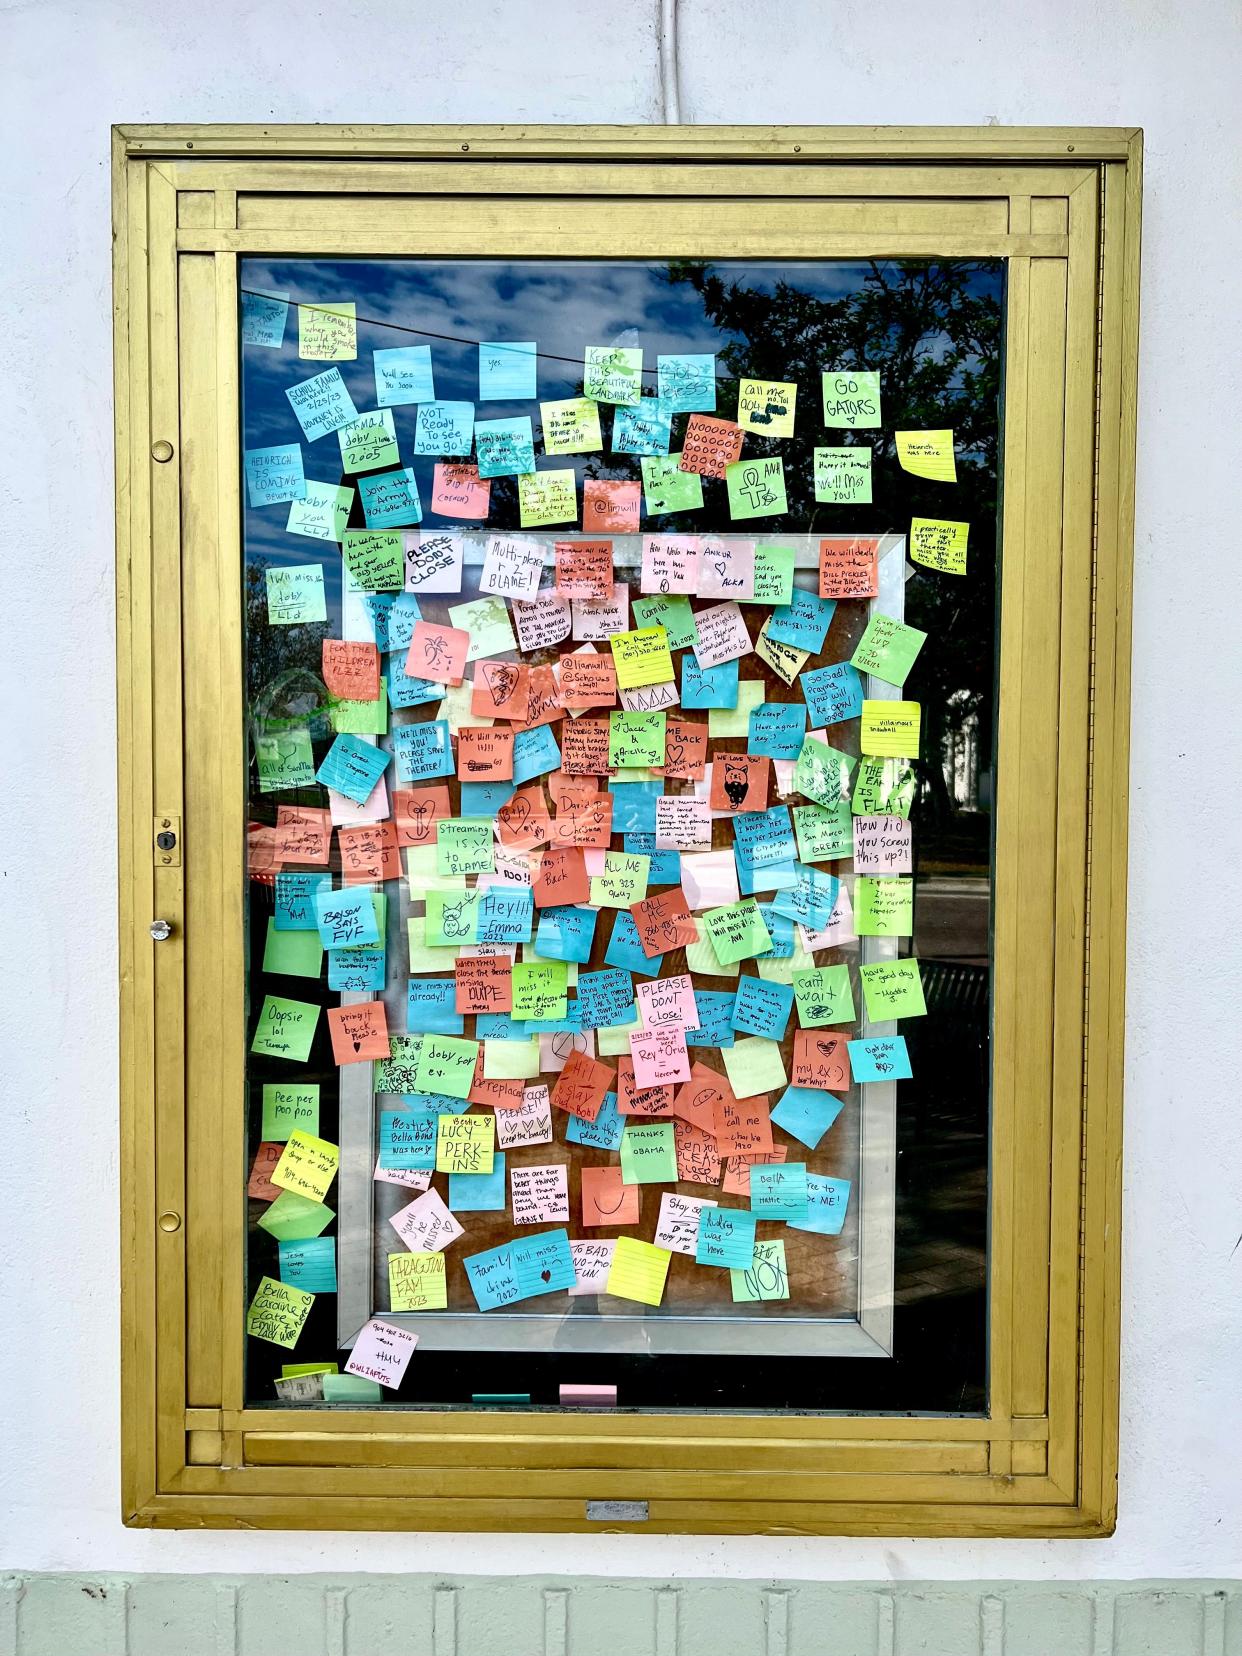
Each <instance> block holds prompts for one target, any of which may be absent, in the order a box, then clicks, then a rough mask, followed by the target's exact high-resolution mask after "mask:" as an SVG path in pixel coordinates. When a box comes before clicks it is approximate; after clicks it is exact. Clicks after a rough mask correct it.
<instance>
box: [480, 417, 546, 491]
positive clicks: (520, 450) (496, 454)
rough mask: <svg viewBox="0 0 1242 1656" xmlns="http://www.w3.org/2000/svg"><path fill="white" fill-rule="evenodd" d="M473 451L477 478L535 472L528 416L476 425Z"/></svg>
mask: <svg viewBox="0 0 1242 1656" xmlns="http://www.w3.org/2000/svg"><path fill="white" fill-rule="evenodd" d="M474 447H475V454H476V456H477V463H478V467H479V476H480V477H518V476H520V475H521V474H522V473H523V472H533V471H534V469H535V440H534V436H533V434H532V431H531V424H530V416H529V415H528V414H523V415H518V416H514V418H512V419H509V420H479V421H477V422H476V424H475V428H474Z"/></svg>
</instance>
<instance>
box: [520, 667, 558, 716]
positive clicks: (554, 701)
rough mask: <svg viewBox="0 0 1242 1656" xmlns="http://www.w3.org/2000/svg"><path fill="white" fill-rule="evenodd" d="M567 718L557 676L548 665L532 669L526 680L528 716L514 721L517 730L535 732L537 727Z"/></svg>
mask: <svg viewBox="0 0 1242 1656" xmlns="http://www.w3.org/2000/svg"><path fill="white" fill-rule="evenodd" d="M564 717H565V708H564V706H563V704H562V702H561V692H560V690H559V688H558V687H557V683H556V674H555V673H554V672H553V670H552V668H551V667H550V666H548V665H547V664H546V663H545V664H544V665H542V666H539V667H532V668H531V669H530V671H529V673H528V674H527V678H526V716H525V717H524V718H521V719H514V720H513V721H512V722H513V728H514V729H515V730H533V729H534V728H535V726H536V725H544V724H553V723H554V722H555V721H556V720H557V719H563V718H564Z"/></svg>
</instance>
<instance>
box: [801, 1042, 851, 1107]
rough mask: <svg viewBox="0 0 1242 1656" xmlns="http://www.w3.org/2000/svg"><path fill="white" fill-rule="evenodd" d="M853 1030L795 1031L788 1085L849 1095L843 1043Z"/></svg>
mask: <svg viewBox="0 0 1242 1656" xmlns="http://www.w3.org/2000/svg"><path fill="white" fill-rule="evenodd" d="M852 1034H853V1031H852V1030H835V1029H796V1030H795V1031H794V1049H793V1064H792V1067H791V1074H790V1077H789V1079H790V1082H791V1084H792V1085H793V1086H795V1087H819V1088H821V1089H823V1090H826V1091H828V1092H848V1091H849V1088H850V1061H849V1054H848V1052H847V1051H846V1043H847V1042H848V1041H849V1040H850V1038H851V1036H852Z"/></svg>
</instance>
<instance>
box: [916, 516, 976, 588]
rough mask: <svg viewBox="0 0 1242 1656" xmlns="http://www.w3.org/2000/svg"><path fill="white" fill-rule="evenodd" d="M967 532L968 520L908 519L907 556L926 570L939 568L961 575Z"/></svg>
mask: <svg viewBox="0 0 1242 1656" xmlns="http://www.w3.org/2000/svg"><path fill="white" fill-rule="evenodd" d="M969 534H970V525H969V523H954V522H953V521H952V520H951V519H947V518H911V519H910V557H911V558H912V559H913V561H914V562H915V563H920V564H925V565H926V567H927V568H928V569H940V570H943V571H944V573H945V574H946V575H964V574H965V573H966V537H967V536H968V535H969Z"/></svg>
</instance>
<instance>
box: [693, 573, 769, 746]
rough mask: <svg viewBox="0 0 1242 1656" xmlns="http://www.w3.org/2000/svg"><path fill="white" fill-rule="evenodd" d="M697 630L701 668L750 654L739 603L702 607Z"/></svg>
mask: <svg viewBox="0 0 1242 1656" xmlns="http://www.w3.org/2000/svg"><path fill="white" fill-rule="evenodd" d="M695 629H696V636H695V640H694V654H695V659H696V660H697V662H698V664H699V666H700V667H701V668H710V667H719V666H721V665H722V664H723V663H725V662H728V661H737V660H740V658H741V657H742V656H744V655H749V654H750V649H751V645H750V634H749V632H748V631H747V630H746V622H745V620H744V618H743V616H742V612H741V610H740V609H738V607H737V605H736V604H733V603H726V604H712V605H710V606H709V607H708V608H707V609H704V610H699V611H698V613H697V615H696V616H695ZM756 689H757V690H759V689H760V686H758V685H756ZM761 699H762V695H761V694H760V695H759V696H756V698H755V700H756V701H758V700H761ZM686 705H687V707H689V706H692V705H694V706H705V707H711V706H712V705H713V703H712V702H710V701H707V702H695V703H691V702H689V701H688V702H687V703H686ZM725 705H726V706H729V705H732V704H730V703H725ZM737 734H739V735H741V734H742V732H741V731H739V732H738V733H737Z"/></svg>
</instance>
